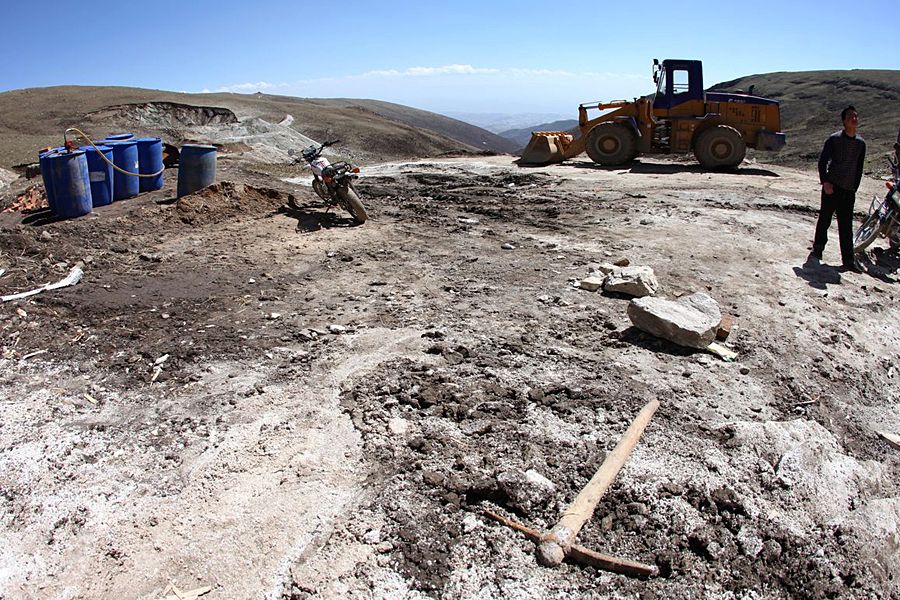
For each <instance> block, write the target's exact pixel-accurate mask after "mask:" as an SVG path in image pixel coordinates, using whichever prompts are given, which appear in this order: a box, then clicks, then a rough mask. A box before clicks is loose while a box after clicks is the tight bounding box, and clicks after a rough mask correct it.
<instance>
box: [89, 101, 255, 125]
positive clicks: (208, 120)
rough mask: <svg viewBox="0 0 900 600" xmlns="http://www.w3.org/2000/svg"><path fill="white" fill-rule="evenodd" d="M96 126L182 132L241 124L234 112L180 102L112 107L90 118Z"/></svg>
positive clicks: (95, 113)
mask: <svg viewBox="0 0 900 600" xmlns="http://www.w3.org/2000/svg"><path fill="white" fill-rule="evenodd" d="M87 117H88V119H89V120H90V121H91V122H93V123H103V122H108V121H110V120H114V121H123V122H128V121H131V122H137V123H140V124H141V125H143V126H145V127H150V128H153V129H181V128H184V127H197V126H200V125H224V124H228V123H237V121H238V118H237V116H235V114H234V112H232V111H231V110H229V109H227V108H220V107H215V106H192V105H190V104H179V103H177V102H141V103H137V104H120V105H116V106H108V107H105V108H103V109H101V110H97V111H94V112H90V113H88V114H87Z"/></svg>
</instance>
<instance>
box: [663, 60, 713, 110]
mask: <svg viewBox="0 0 900 600" xmlns="http://www.w3.org/2000/svg"><path fill="white" fill-rule="evenodd" d="M653 81H655V82H656V96H655V97H654V99H653V109H654V110H664V111H665V110H673V109H675V108H676V107H678V106H680V105H683V104H684V103H686V102H690V101H691V100H700V101H701V102H703V64H702V63H701V62H700V61H699V60H664V61H663V62H662V64H660V63H659V61H658V60H654V61H653Z"/></svg>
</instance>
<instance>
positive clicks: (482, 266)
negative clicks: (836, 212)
mask: <svg viewBox="0 0 900 600" xmlns="http://www.w3.org/2000/svg"><path fill="white" fill-rule="evenodd" d="M290 175H291V173H290V170H289V169H287V168H286V167H283V166H279V165H255V166H254V165H247V164H244V163H241V162H240V161H239V160H223V161H220V165H219V181H220V182H221V183H219V184H217V185H216V186H214V187H213V188H208V189H206V190H204V191H202V192H200V193H198V194H195V195H192V196H189V197H185V198H183V199H182V200H180V201H177V202H176V201H175V200H174V198H173V196H174V193H173V189H174V176H172V175H168V174H167V185H166V187H165V188H164V189H163V190H162V191H161V192H154V193H150V194H144V195H141V196H140V197H138V198H134V199H131V200H125V201H120V202H116V203H114V204H113V205H111V206H108V207H104V208H101V209H98V210H96V211H95V212H94V213H93V214H91V215H89V216H87V217H84V218H81V219H76V220H70V221H58V222H52V221H48V220H47V219H46V218H44V215H43V214H42V213H36V214H29V215H23V214H21V213H6V214H2V215H0V235H2V240H3V242H2V246H0V271H2V274H0V293H3V294H8V293H13V292H19V291H24V290H28V289H31V288H33V287H36V286H38V285H42V284H44V283H48V282H52V281H56V280H58V279H60V278H62V277H63V276H65V274H66V273H67V272H68V271H69V269H70V268H71V267H72V266H73V265H75V264H76V263H79V262H80V263H82V264H83V269H84V273H85V275H84V279H83V280H82V281H81V282H80V283H79V284H78V285H76V286H73V287H70V288H66V289H61V290H56V291H52V292H45V293H43V294H40V295H37V296H33V297H31V298H29V299H27V300H20V301H15V302H6V303H2V304H0V383H2V385H0V597H2V598H59V599H62V598H101V597H108V598H148V599H149V598H159V597H161V596H162V595H163V593H164V590H165V589H166V587H167V585H169V584H170V583H172V582H174V583H175V584H176V585H177V586H178V587H179V588H180V589H181V590H191V589H196V588H201V587H203V586H210V587H211V588H212V592H211V593H210V594H208V595H206V596H203V598H270V599H277V600H287V599H298V598H313V597H322V598H363V597H371V598H430V597H441V598H571V597H580V598H588V597H596V598H606V597H611V598H748V599H761V598H788V597H797V598H800V597H802V598H900V580H898V577H900V552H898V550H900V451H898V450H895V449H892V448H891V447H890V446H889V445H887V444H886V443H885V442H883V441H882V440H881V439H880V438H878V437H877V436H876V433H875V432H876V430H890V431H894V432H900V408H898V403H897V398H898V393H900V376H898V371H897V367H896V366H895V365H897V362H898V358H900V348H898V344H897V342H896V340H897V339H898V334H900V331H898V330H900V326H898V319H897V316H898V309H897V308H896V305H897V298H898V296H900V286H898V284H897V277H898V268H900V257H898V256H897V255H896V254H894V253H892V252H888V251H887V250H882V249H881V248H880V247H878V248H876V249H875V250H874V251H873V252H872V253H870V255H869V257H868V260H867V264H866V266H867V268H868V270H869V272H868V273H867V274H856V273H841V272H839V271H838V270H837V269H836V267H835V265H837V264H838V263H839V259H838V249H837V244H836V229H832V235H833V238H834V239H833V241H832V242H831V243H830V244H829V246H828V248H827V249H826V256H825V260H824V263H823V264H821V265H819V264H814V263H810V262H807V260H806V257H807V253H808V251H809V240H810V238H811V235H812V230H813V225H814V220H815V216H816V207H817V203H818V197H817V187H818V186H817V180H816V176H815V174H814V173H811V172H804V171H799V170H793V169H789V168H782V167H770V166H766V165H763V164H745V165H744V167H743V168H741V169H740V170H739V171H737V172H735V173H706V172H703V171H701V170H700V169H699V168H697V167H696V166H695V165H694V164H693V163H682V162H678V161H662V160H642V161H639V162H637V163H635V164H634V165H633V166H632V167H630V168H627V169H626V168H623V169H603V168H598V167H595V166H594V165H593V164H591V163H589V162H586V161H581V160H577V161H573V162H571V163H569V164H566V165H558V166H553V167H545V168H535V169H520V168H518V167H517V166H516V165H515V164H513V163H512V159H511V158H510V157H504V156H499V157H488V158H461V159H445V160H430V161H421V162H410V163H391V164H381V165H371V166H369V167H368V168H366V169H364V172H363V175H364V177H363V179H362V180H361V183H360V184H359V190H360V194H361V196H362V198H363V201H364V203H365V205H366V207H367V209H368V210H369V213H370V216H371V219H370V220H369V221H368V222H366V223H365V224H363V225H360V226H354V225H353V224H352V222H351V221H350V219H349V217H348V215H346V214H345V213H342V212H341V211H340V209H336V210H332V211H330V212H326V209H325V208H324V207H323V206H321V205H320V204H319V203H318V202H317V201H316V200H315V197H314V196H313V195H312V193H311V191H310V189H309V187H308V185H306V184H305V180H306V179H307V178H306V177H300V178H299V179H296V180H289V178H290ZM17 185H19V186H20V187H21V185H22V184H19V183H16V182H13V183H11V184H10V187H8V188H6V189H4V190H0V192H3V193H7V194H8V193H10V191H9V190H11V189H12V190H15V189H16V186H17ZM881 189H883V188H882V183H881V182H878V181H874V180H871V179H867V180H866V181H865V182H864V187H863V189H862V190H861V191H860V193H859V195H858V203H857V209H858V210H863V209H864V208H865V206H866V205H867V199H868V198H871V196H872V194H873V193H880V190H881ZM878 245H879V246H883V245H884V244H883V242H880V243H879V244H878ZM623 258H627V259H628V260H629V261H630V263H631V264H634V265H647V266H650V267H652V268H653V269H654V271H655V273H656V275H657V278H658V279H659V282H660V288H661V289H660V292H659V294H658V295H660V296H664V297H669V298H674V297H678V296H680V295H684V294H689V293H693V292H700V291H702V292H705V293H707V294H709V295H711V296H712V297H713V298H715V299H716V300H717V301H718V302H719V304H720V306H721V308H722V310H723V312H724V313H727V314H730V315H732V317H733V319H734V327H733V330H732V333H731V335H730V337H729V338H728V341H727V343H728V344H729V346H730V347H731V348H732V349H733V350H734V351H736V352H737V353H738V358H737V360H736V361H735V362H731V363H729V362H724V361H723V360H721V359H720V358H718V357H717V356H715V355H712V354H709V353H706V352H700V351H693V350H688V349H684V348H680V347H678V346H675V345H673V344H670V343H668V342H664V341H661V340H658V339H655V338H653V337H651V336H649V335H647V334H643V333H641V332H640V331H638V330H636V329H635V328H633V327H631V325H630V322H629V320H628V317H627V316H626V308H627V306H628V299H627V298H623V297H614V296H611V295H608V294H604V293H602V292H601V293H596V292H594V293H592V292H587V291H584V290H581V289H578V288H577V287H576V283H577V282H578V281H579V280H580V279H582V278H584V277H586V276H587V275H588V272H589V269H590V267H591V266H592V265H596V264H599V263H603V262H613V261H616V260H619V259H623ZM651 399H658V400H660V401H661V403H662V405H661V408H660V409H659V411H658V412H657V414H656V416H655V417H654V419H653V420H652V421H651V423H650V426H649V427H648V428H647V430H646V432H645V434H644V436H643V438H642V439H641V441H640V443H639V445H638V446H637V448H636V450H635V452H634V453H633V455H632V457H631V458H630V460H629V461H628V462H627V464H626V466H625V468H624V469H623V470H622V472H621V473H620V474H619V476H618V478H617V480H616V482H615V484H614V485H613V487H612V488H611V489H610V491H609V493H608V494H607V495H606V496H605V497H604V499H603V500H602V502H601V503H600V505H599V506H598V509H597V511H596V513H595V515H594V517H593V519H592V520H591V521H589V522H588V524H587V525H586V526H585V528H584V529H583V530H582V532H581V534H580V535H579V538H578V539H579V542H580V543H581V544H582V545H584V546H587V547H589V548H593V549H596V550H599V551H602V552H606V553H610V554H614V555H617V556H621V557H625V558H630V559H633V560H639V561H642V562H645V563H649V564H652V565H654V566H656V567H657V569H658V571H659V574H658V575H657V576H655V577H651V578H647V579H637V578H629V577H625V576H621V575H615V574H611V573H606V572H601V571H596V570H594V569H593V568H586V567H582V566H579V565H576V564H564V565H562V566H561V567H559V568H556V569H551V568H545V567H541V566H539V565H538V564H537V562H536V560H535V558H534V545H533V544H532V543H531V542H529V541H527V540H526V539H525V538H524V537H523V536H521V535H520V534H518V533H515V532H513V531H512V530H510V529H507V528H505V527H503V526H500V525H499V524H497V523H495V522H493V521H490V520H488V519H486V518H485V517H483V516H482V515H481V511H482V510H483V509H484V508H491V509H493V510H496V511H498V512H501V513H504V514H507V515H509V516H512V517H515V518H517V519H519V520H521V521H523V522H526V523H528V524H530V525H532V526H534V527H537V528H549V527H550V526H552V525H553V523H555V521H556V520H557V519H558V518H559V516H560V514H561V511H562V509H563V508H564V507H565V506H566V505H567V504H568V502H570V501H571V500H572V499H573V498H574V497H575V495H576V494H577V493H578V491H579V490H580V489H581V488H582V487H583V486H584V484H585V483H586V482H587V481H588V479H589V478H590V477H591V475H592V474H593V473H594V471H595V470H596V469H597V467H598V466H599V465H600V463H601V462H602V461H603V458H604V457H605V455H606V453H607V452H608V451H609V450H611V449H612V448H613V446H614V445H615V444H616V442H617V441H618V439H619V437H620V436H621V435H622V433H623V432H624V430H625V429H626V428H627V426H628V424H629V423H630V421H631V419H632V418H633V417H634V416H635V415H636V414H637V412H638V411H639V410H640V408H641V407H642V406H643V405H644V404H646V403H647V402H648V401H650V400H651Z"/></svg>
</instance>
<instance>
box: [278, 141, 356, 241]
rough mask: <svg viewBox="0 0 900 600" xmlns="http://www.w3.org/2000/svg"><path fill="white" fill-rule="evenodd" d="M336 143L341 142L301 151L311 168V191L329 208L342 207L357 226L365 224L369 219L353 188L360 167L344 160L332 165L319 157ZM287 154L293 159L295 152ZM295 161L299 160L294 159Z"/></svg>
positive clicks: (323, 144) (331, 142)
mask: <svg viewBox="0 0 900 600" xmlns="http://www.w3.org/2000/svg"><path fill="white" fill-rule="evenodd" d="M339 142H340V140H332V141H330V142H324V143H322V144H319V145H318V146H317V145H315V144H314V145H312V146H309V147H308V148H306V149H304V150H303V151H302V152H301V153H300V156H301V157H302V158H303V160H304V161H305V162H306V163H307V164H308V165H309V167H310V168H311V169H312V172H313V182H312V188H313V191H315V192H316V194H317V195H318V196H319V197H320V198H321V199H322V200H324V201H325V202H327V203H328V204H329V205H340V206H341V207H343V208H344V209H345V210H346V211H347V212H348V213H350V216H351V217H353V220H354V221H356V222H357V223H365V222H366V219H368V218H369V217H368V215H367V214H366V209H365V208H363V205H362V202H361V201H360V199H359V194H357V193H356V189H355V188H354V187H353V180H354V179H356V178H358V177H359V167H356V166H353V165H351V164H350V163H348V162H344V161H339V162H336V163H334V164H331V162H330V161H329V160H328V159H327V158H325V157H324V156H322V152H324V150H325V148H327V147H328V146H333V145H334V144H337V143H339ZM288 154H290V155H291V156H294V151H293V150H291V151H290V152H288ZM295 162H300V161H299V160H297V159H295Z"/></svg>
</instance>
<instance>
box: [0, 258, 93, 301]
mask: <svg viewBox="0 0 900 600" xmlns="http://www.w3.org/2000/svg"><path fill="white" fill-rule="evenodd" d="M82 277H84V271H83V270H82V269H81V263H78V264H77V265H75V266H74V267H72V270H71V271H69V274H68V275H66V276H65V277H64V278H63V279H60V280H59V281H57V282H56V283H48V284H47V285H44V286H41V287H39V288H37V289H34V290H30V291H27V292H22V293H20V294H11V295H9V296H0V300H2V301H3V302H9V301H10V300H21V299H22V298H28V297H29V296H34V295H35V294H40V293H41V292H45V291H51V290H58V289H59V288H64V287H68V286H70V285H75V284H76V283H78V282H79V281H81V278H82Z"/></svg>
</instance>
